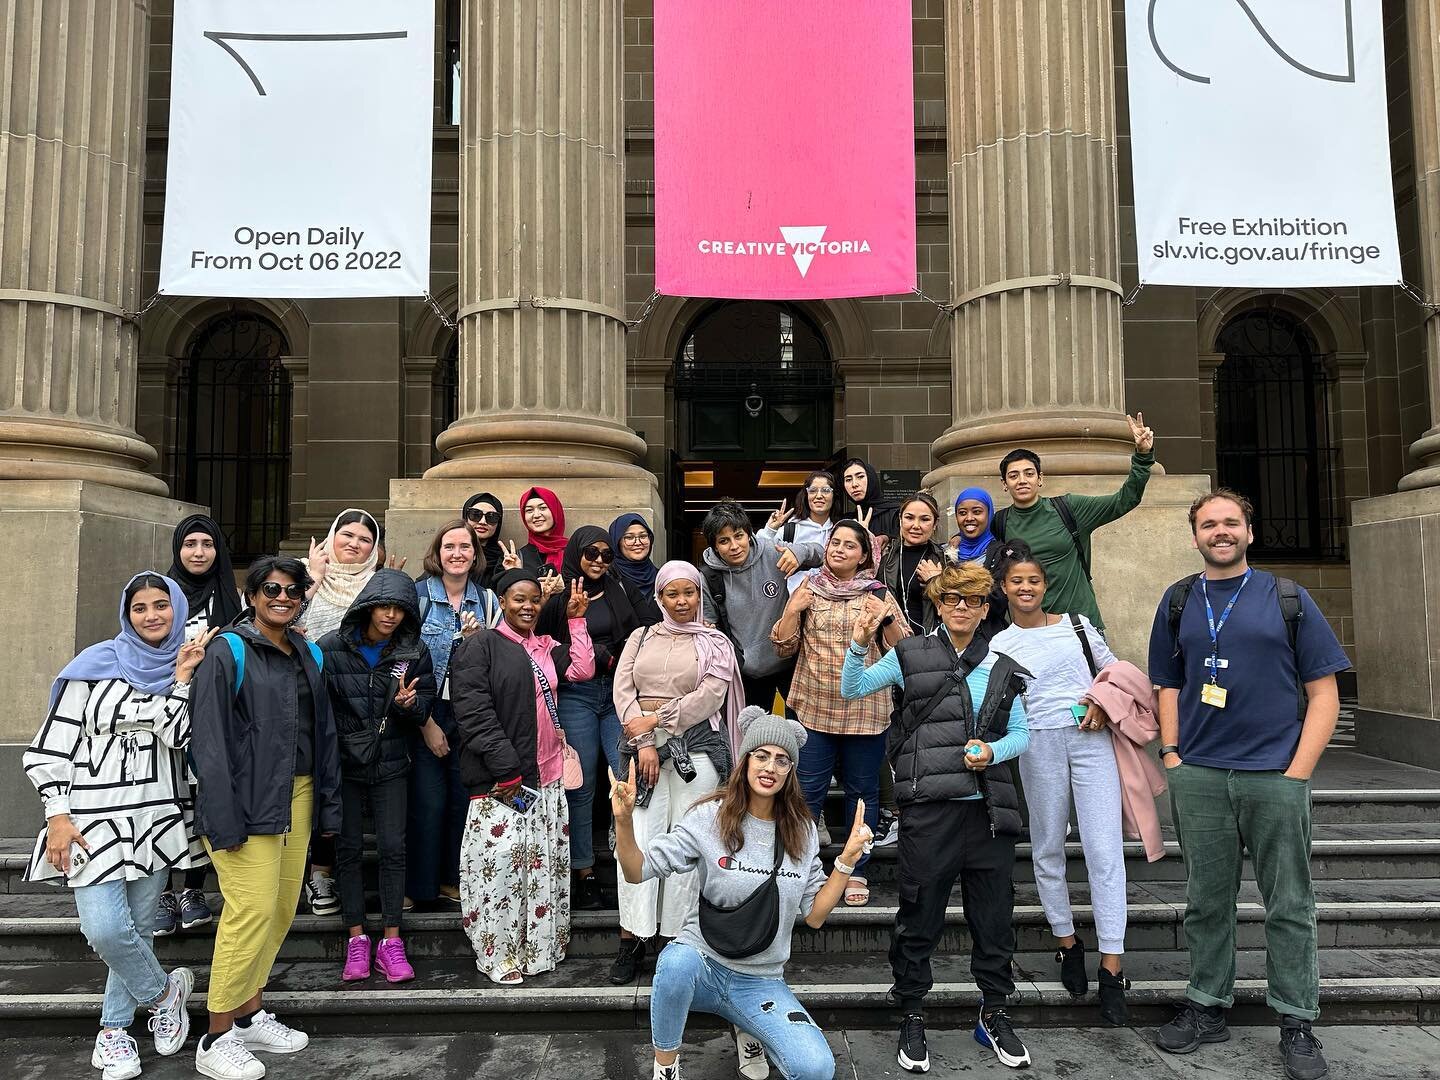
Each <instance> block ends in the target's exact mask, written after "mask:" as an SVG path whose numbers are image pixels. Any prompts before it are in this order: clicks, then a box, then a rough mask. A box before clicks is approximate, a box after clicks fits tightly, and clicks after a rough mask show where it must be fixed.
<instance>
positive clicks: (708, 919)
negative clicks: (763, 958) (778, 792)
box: [700, 822, 785, 960]
mask: <svg viewBox="0 0 1440 1080" xmlns="http://www.w3.org/2000/svg"><path fill="white" fill-rule="evenodd" d="M784 859H785V848H784V847H783V846H782V845H781V843H780V826H779V823H778V822H777V823H776V826H775V868H774V869H773V870H771V871H770V876H769V877H767V878H766V879H765V881H764V882H763V883H762V884H761V885H760V887H759V888H758V889H756V890H755V891H754V892H752V893H751V894H750V895H749V896H747V897H746V898H745V899H744V900H741V901H740V903H738V904H736V905H735V906H734V907H728V908H727V907H721V906H720V905H719V904H712V903H711V902H710V901H709V900H707V899H706V898H705V893H704V892H703V891H702V892H701V893H700V936H701V937H703V938H704V939H705V944H706V945H709V946H710V948H712V949H714V950H715V952H716V953H717V954H718V955H720V956H723V957H725V959H727V960H744V959H745V958H746V957H750V956H754V955H755V954H756V953H761V952H764V951H765V950H766V949H768V948H769V947H770V944H771V942H773V941H774V940H775V935H776V933H777V932H779V930H780V882H779V880H778V878H779V873H780V864H781V862H783V861H784Z"/></svg>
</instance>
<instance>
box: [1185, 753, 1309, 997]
mask: <svg viewBox="0 0 1440 1080" xmlns="http://www.w3.org/2000/svg"><path fill="white" fill-rule="evenodd" d="M1167 775H1168V777H1169V781H1170V799H1171V803H1172V806H1173V807H1174V811H1175V827H1176V829H1177V831H1178V832H1179V834H1180V849H1181V852H1182V853H1183V854H1184V856H1185V881H1186V884H1185V941H1186V944H1187V945H1188V946H1189V949H1190V984H1189V985H1188V986H1187V987H1186V988H1185V996H1186V997H1188V998H1189V999H1190V1000H1191V1001H1194V1002H1197V1003H1198V1004H1201V1005H1219V1006H1222V1007H1224V1008H1229V1007H1230V1006H1231V1005H1232V1004H1234V1001H1235V997H1234V989H1235V903H1236V899H1237V898H1238V896H1239V893H1240V864H1241V860H1242V859H1243V857H1244V852H1245V851H1248V852H1249V853H1250V861H1251V864H1252V865H1253V866H1254V867H1255V881H1256V884H1257V885H1259V887H1260V896H1261V898H1262V899H1263V900H1264V902H1265V981H1266V984H1267V985H1266V993H1265V1000H1266V1001H1267V1002H1268V1003H1269V1004H1270V1007H1271V1008H1272V1009H1274V1010H1275V1011H1276V1012H1278V1013H1280V1014H1282V1015H1284V1016H1296V1017H1299V1018H1300V1019H1302V1020H1314V1019H1315V1018H1316V1017H1317V1016H1319V1015H1320V968H1319V961H1318V958H1317V949H1316V940H1315V890H1314V889H1313V888H1312V887H1311V884H1310V783H1309V781H1307V780H1292V779H1290V778H1289V777H1287V776H1285V775H1284V774H1283V773H1280V772H1238V771H1233V770H1226V769H1210V768H1206V767H1205V766H1202V765H1186V764H1181V765H1177V766H1176V767H1175V768H1173V769H1170V770H1169V771H1168V774H1167Z"/></svg>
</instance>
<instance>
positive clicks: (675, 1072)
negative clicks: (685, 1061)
mask: <svg viewBox="0 0 1440 1080" xmlns="http://www.w3.org/2000/svg"><path fill="white" fill-rule="evenodd" d="M650 1076H651V1080H680V1059H679V1058H678V1057H677V1058H676V1059H675V1061H674V1063H673V1064H670V1065H661V1064H660V1063H659V1062H658V1061H657V1062H655V1071H654V1072H652V1073H651V1074H650Z"/></svg>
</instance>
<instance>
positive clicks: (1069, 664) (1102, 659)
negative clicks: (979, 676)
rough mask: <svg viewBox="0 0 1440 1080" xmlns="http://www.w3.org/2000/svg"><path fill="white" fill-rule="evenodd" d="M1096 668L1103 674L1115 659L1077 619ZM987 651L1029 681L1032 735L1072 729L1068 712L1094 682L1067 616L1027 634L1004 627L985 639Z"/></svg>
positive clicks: (1027, 700)
mask: <svg viewBox="0 0 1440 1080" xmlns="http://www.w3.org/2000/svg"><path fill="white" fill-rule="evenodd" d="M1080 625H1081V627H1082V628H1084V631H1085V638H1086V640H1087V641H1089V642H1090V651H1091V652H1092V653H1093V654H1094V655H1095V666H1096V668H1097V669H1103V668H1105V667H1108V666H1109V665H1110V664H1113V663H1115V659H1116V658H1115V654H1114V653H1112V652H1111V651H1110V646H1108V645H1106V644H1105V639H1104V638H1103V637H1101V636H1100V631H1098V630H1096V629H1095V627H1094V626H1093V625H1092V624H1091V622H1090V620H1089V619H1087V618H1086V617H1085V616H1084V615H1081V616H1080ZM990 648H991V649H992V650H994V651H995V652H997V653H1004V654H1005V655H1006V656H1008V657H1010V658H1011V659H1012V660H1014V661H1015V662H1016V663H1018V664H1020V665H1021V666H1022V667H1024V668H1025V669H1026V670H1028V671H1029V672H1030V674H1031V675H1033V676H1034V678H1033V679H1031V680H1030V682H1029V684H1028V685H1027V686H1026V688H1025V715H1026V716H1027V717H1028V718H1029V721H1030V730H1031V731H1041V730H1046V729H1054V728H1063V727H1065V726H1066V725H1070V724H1074V723H1075V717H1074V716H1073V715H1071V712H1070V706H1071V705H1075V704H1077V703H1078V702H1079V701H1080V698H1081V695H1083V694H1084V693H1085V692H1086V691H1087V690H1089V689H1090V684H1091V682H1093V681H1094V680H1093V679H1092V677H1091V675H1090V667H1089V665H1088V664H1086V663H1085V650H1084V649H1082V648H1081V647H1080V638H1079V637H1078V636H1076V634H1075V628H1074V627H1073V626H1071V625H1070V616H1068V615H1062V616H1061V617H1060V621H1059V622H1058V623H1056V624H1055V625H1053V626H1037V627H1035V628H1034V629H1026V628H1023V627H1019V626H1007V627H1006V628H1005V629H1004V630H1002V631H1000V633H998V634H996V635H995V636H994V637H993V638H991V639H990Z"/></svg>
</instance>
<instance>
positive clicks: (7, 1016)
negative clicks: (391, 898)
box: [0, 948, 1440, 1075]
mask: <svg viewBox="0 0 1440 1080" xmlns="http://www.w3.org/2000/svg"><path fill="white" fill-rule="evenodd" d="M1015 964H1016V979H1015V981H1016V993H1015V997H1014V998H1013V999H1012V1002H1011V1006H1012V1013H1013V1014H1014V1015H1015V1017H1016V1020H1017V1022H1018V1023H1020V1024H1022V1025H1030V1026H1040V1025H1047V1024H1048V1025H1091V1024H1096V1023H1098V1022H1099V1021H1098V1015H1097V1012H1096V1002H1095V992H1094V984H1093V982H1092V986H1091V992H1090V994H1089V995H1087V996H1086V997H1085V998H1083V999H1079V1000H1076V999H1074V998H1072V997H1071V996H1070V994H1069V992H1068V991H1066V990H1065V989H1064V987H1062V986H1061V985H1060V983H1059V980H1058V977H1057V974H1056V970H1057V969H1056V965H1055V963H1054V959H1053V953H1050V952H1022V953H1019V954H1017V955H1016V958H1015ZM1185 964H1186V958H1185V956H1184V954H1183V953H1176V952H1148V951H1137V952H1132V953H1130V954H1128V955H1127V957H1126V975H1127V976H1128V977H1129V978H1130V979H1131V980H1132V983H1133V988H1132V990H1131V991H1130V994H1129V999H1130V1001H1131V1003H1132V1007H1133V1011H1134V1014H1135V1015H1134V1022H1135V1023H1136V1024H1137V1025H1144V1024H1151V1023H1158V1022H1161V1021H1163V1020H1164V1019H1165V1018H1167V1017H1168V1015H1169V1011H1170V1010H1169V1006H1170V1005H1171V1003H1173V1002H1175V1001H1176V1000H1178V999H1179V998H1180V997H1181V995H1182V994H1183V992H1184V987H1185V978H1186V971H1185ZM1437 964H1440V951H1437V950H1434V949H1423V948H1422V949H1382V950H1376V951H1369V950H1366V951H1358V950H1351V949H1329V950H1323V951H1322V953H1321V956H1320V976H1321V981H1320V1000H1321V1009H1322V1012H1323V1015H1324V1018H1325V1022H1326V1023H1327V1024H1339V1023H1345V1022H1367V1023H1416V1022H1432V1021H1434V1020H1435V1019H1436V1004H1435V1002H1436V995H1437V994H1440V978H1437V977H1436V972H1437V971H1440V967H1437ZM192 967H193V970H194V971H195V974H196V977H197V986H196V990H197V993H196V996H195V998H194V999H192V1010H193V1011H194V1012H195V1013H196V1014H197V1015H198V1014H199V1013H200V1012H201V1011H202V1010H203V1008H204V990H205V987H206V983H207V980H208V970H207V968H206V965H204V964H195V965H192ZM608 967H609V961H608V959H605V958H599V957H594V958H571V959H568V960H567V961H565V962H564V963H563V964H561V965H560V967H559V968H557V969H556V970H555V971H553V972H550V973H548V974H545V975H540V976H535V977H532V978H529V979H526V980H525V982H524V984H523V985H522V986H518V987H508V986H507V987H500V986H496V985H494V984H493V983H491V982H490V981H489V980H488V979H486V978H485V977H484V976H482V975H480V974H479V973H478V972H476V970H475V966H474V963H473V961H472V960H471V959H470V957H469V955H468V953H467V954H466V955H463V956H454V957H447V958H444V959H429V958H417V963H416V971H417V978H416V979H415V981H414V982H411V983H406V984H404V985H398V986H392V985H390V984H387V983H386V982H385V981H384V980H383V979H381V978H379V977H378V976H372V978H371V979H370V980H369V981H367V982H363V983H351V984H342V983H341V982H340V965H339V964H338V963H336V962H331V961H301V962H295V963H286V964H280V965H278V966H277V967H276V969H275V972H274V974H273V975H272V977H271V980H270V983H269V986H268V987H267V988H266V993H265V1000H266V1005H267V1007H269V1008H271V1009H273V1010H275V1011H276V1012H277V1013H279V1014H280V1015H281V1016H283V1017H284V1018H285V1019H287V1020H290V1021H292V1022H294V1023H295V1024H296V1025H297V1026H299V1027H302V1028H304V1029H305V1030H308V1031H313V1032H320V1033H329V1034H336V1033H345V1032H364V1033H367V1034H377V1033H384V1032H400V1033H406V1034H417V1035H418V1034H422V1033H434V1032H456V1033H459V1032H466V1031H476V1030H487V1029H493V1030H499V1031H506V1032H520V1031H552V1032H553V1031H585V1030H597V1029H598V1030H605V1029H610V1030H620V1029H633V1030H635V1031H637V1032H638V1033H640V1037H641V1038H643V1032H644V1031H645V1030H646V1029H647V1027H648V1024H649V1007H650V990H649V984H650V975H649V972H648V971H647V972H646V973H645V974H644V975H642V976H641V978H640V980H639V982H638V984H632V985H627V986H611V985H610V984H609V982H608V980H607V979H606V972H607V970H608ZM1091 974H1092V979H1093V976H1094V973H1093V971H1092V973H1091ZM1264 975H1265V957H1264V953H1263V952H1262V951H1259V950H1253V949H1242V950H1241V951H1240V953H1239V954H1238V957H1237V976H1238V977H1237V983H1236V988H1235V996H1236V1001H1237V1008H1236V1010H1234V1011H1233V1012H1232V1015H1231V1019H1232V1022H1235V1023H1244V1022H1247V1019H1248V1020H1249V1021H1250V1022H1261V1023H1266V1022H1268V1023H1272V1024H1273V1019H1272V1018H1270V1017H1269V1016H1268V1015H1267V1011H1266V1009H1265V1006H1264V995H1265V984H1264ZM934 976H935V988H934V990H933V991H932V993H931V995H930V998H929V999H928V1001H927V1015H928V1016H929V1018H930V1022H931V1023H932V1024H933V1025H936V1026H941V1025H944V1024H947V1023H958V1024H965V1023H973V1019H974V1015H973V1012H974V1008H975V1006H976V1003H977V997H978V995H977V992H976V988H975V986H974V984H973V982H972V981H971V979H970V976H969V959H968V957H967V956H965V955H961V954H954V953H945V952H942V953H940V954H937V956H936V957H935V960H934ZM104 979H105V968H104V967H103V965H101V964H100V963H99V962H98V961H90V962H67V963H50V964H36V965H27V964H0V1020H3V1021H5V1022H6V1023H7V1024H9V1022H12V1021H24V1022H25V1028H24V1030H25V1032H26V1033H27V1034H41V1033H45V1032H65V1033H74V1032H90V1031H93V1030H94V1023H95V1017H96V1015H97V1013H98V1010H99V1007H100V994H101V990H102V988H103V985H104ZM787 981H788V982H789V984H790V986H791V987H792V988H793V989H794V990H795V992H796V995H797V996H798V997H799V998H800V1000H801V1001H802V1002H803V1003H804V1004H805V1006H806V1007H807V1008H808V1009H810V1011H811V1012H812V1014H813V1015H814V1017H815V1020H816V1021H817V1022H818V1023H819V1024H820V1025H821V1026H822V1027H824V1028H827V1029H829V1028H833V1027H838V1026H842V1025H846V1024H853V1023H856V1022H860V1023H866V1024H867V1026H872V1027H874V1026H882V1025H888V1024H889V1023H891V1022H893V1020H892V1018H893V1015H894V1010H893V1009H892V1008H891V1007H890V1005H889V1003H888V1001H887V999H886V994H887V991H888V990H889V988H890V982H891V979H890V969H889V963H888V961H887V960H886V957H885V954H884V953H882V952H864V953H839V954H827V955H822V956H811V955H806V956H797V957H795V958H794V959H793V960H792V962H791V964H790V965H789V967H788V968H787ZM696 1026H697V1027H703V1026H705V1025H704V1023H703V1022H701V1023H699V1024H697V1025H696ZM397 1075H399V1074H397Z"/></svg>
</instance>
